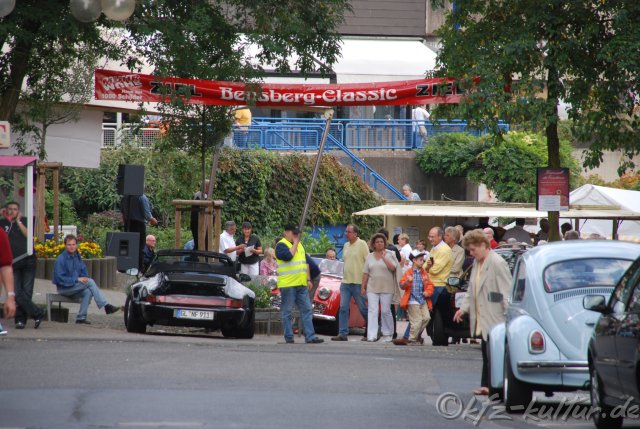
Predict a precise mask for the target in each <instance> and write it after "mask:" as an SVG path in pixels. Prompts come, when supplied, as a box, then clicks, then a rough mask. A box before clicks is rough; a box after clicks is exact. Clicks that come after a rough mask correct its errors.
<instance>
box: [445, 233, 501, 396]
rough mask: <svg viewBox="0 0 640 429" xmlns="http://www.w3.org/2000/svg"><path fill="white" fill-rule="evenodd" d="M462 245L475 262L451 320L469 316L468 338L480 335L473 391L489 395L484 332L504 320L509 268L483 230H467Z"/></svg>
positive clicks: (487, 331)
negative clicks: (476, 385) (478, 370)
mask: <svg viewBox="0 0 640 429" xmlns="http://www.w3.org/2000/svg"><path fill="white" fill-rule="evenodd" d="M462 244H463V246H464V247H465V248H466V249H467V250H469V253H470V254H471V256H473V258H474V259H475V261H474V262H473V267H472V269H471V275H470V277H469V288H468V289H467V295H466V296H465V298H464V301H463V302H462V306H461V307H460V309H459V310H458V311H457V312H456V314H455V315H454V316H453V320H454V321H455V322H461V321H462V318H463V317H464V316H465V315H469V321H470V327H471V337H472V338H474V337H482V377H481V387H480V388H479V389H476V390H474V391H473V393H474V394H476V395H488V394H489V370H488V365H489V362H488V359H487V335H488V334H489V332H490V331H491V329H492V328H493V327H494V326H495V325H497V324H498V323H503V322H504V321H505V311H506V309H507V304H508V298H509V291H510V289H511V271H509V265H507V262H506V261H505V260H504V259H503V258H502V257H501V256H500V255H498V254H497V253H495V252H494V251H492V250H491V243H490V242H489V239H488V238H487V236H486V235H485V234H484V233H483V232H482V230H480V229H476V230H473V231H469V232H467V233H466V234H465V235H464V238H463V240H462Z"/></svg>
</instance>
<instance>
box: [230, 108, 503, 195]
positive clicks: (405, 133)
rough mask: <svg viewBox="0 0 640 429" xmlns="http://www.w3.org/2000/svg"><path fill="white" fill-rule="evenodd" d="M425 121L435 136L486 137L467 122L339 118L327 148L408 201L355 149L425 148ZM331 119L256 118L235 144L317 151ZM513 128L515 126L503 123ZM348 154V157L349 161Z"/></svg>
mask: <svg viewBox="0 0 640 429" xmlns="http://www.w3.org/2000/svg"><path fill="white" fill-rule="evenodd" d="M420 125H423V126H424V127H425V129H426V132H427V139H426V140H427V141H428V139H429V137H431V136H435V135H437V134H441V133H450V132H466V133H469V134H472V135H481V134H484V133H485V131H479V130H476V129H471V128H469V127H467V124H466V122H464V121H448V122H435V123H434V122H427V123H421V122H419V121H412V120H402V119H395V120H380V119H357V120H350V119H334V120H332V122H331V125H330V128H329V134H328V136H327V142H326V144H325V149H326V150H338V151H340V152H342V153H343V154H344V155H346V157H344V156H343V157H341V156H338V159H339V160H340V162H342V163H344V164H347V165H348V166H349V167H350V168H352V169H353V170H354V172H355V173H356V174H358V175H359V176H361V177H362V180H363V181H364V182H365V183H367V184H368V185H369V186H370V187H371V188H373V189H374V190H376V192H378V193H379V194H380V195H381V196H382V197H384V198H386V199H400V200H404V199H406V198H405V197H404V195H403V194H402V193H401V192H400V191H399V190H398V189H396V188H395V187H394V186H393V185H391V184H390V183H389V182H388V181H387V180H385V178H384V177H382V176H381V175H380V174H379V173H377V172H376V171H375V170H373V169H372V168H371V167H369V166H368V165H367V164H366V163H365V162H364V161H362V160H361V159H360V158H358V156H356V155H355V154H354V153H353V150H372V149H373V150H375V149H378V150H413V149H419V148H421V147H423V146H424V142H425V140H424V139H423V137H422V136H421V135H420V131H419V126H420ZM324 126H325V121H324V119H320V118H254V119H253V121H252V124H251V127H249V129H248V130H238V131H236V132H235V133H234V135H233V144H234V146H236V147H239V148H263V149H266V150H285V151H287V150H289V151H317V150H318V149H319V147H320V139H321V138H322V132H323V130H324ZM500 126H501V127H502V128H503V129H504V130H506V131H508V130H509V125H508V124H504V123H502V124H501V125H500ZM345 158H346V159H345Z"/></svg>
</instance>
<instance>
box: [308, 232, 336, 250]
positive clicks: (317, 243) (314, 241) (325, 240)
mask: <svg viewBox="0 0 640 429" xmlns="http://www.w3.org/2000/svg"><path fill="white" fill-rule="evenodd" d="M305 232H306V231H305ZM302 245H303V246H304V250H305V251H306V252H307V253H317V254H322V255H324V254H325V253H326V251H327V250H328V249H330V248H332V247H334V246H335V245H334V243H333V241H331V238H329V236H328V235H327V234H326V233H325V232H324V230H320V234H319V235H318V237H317V238H316V237H312V236H310V235H309V234H304V235H303V236H302Z"/></svg>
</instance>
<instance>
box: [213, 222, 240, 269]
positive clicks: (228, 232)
mask: <svg viewBox="0 0 640 429" xmlns="http://www.w3.org/2000/svg"><path fill="white" fill-rule="evenodd" d="M236 229H237V227H236V223H235V222H234V221H232V220H230V221H228V222H226V223H225V224H224V231H223V232H222V234H220V248H219V252H220V253H225V254H227V255H229V257H230V258H231V260H232V261H235V260H236V258H237V257H238V254H237V253H236V252H238V251H242V250H244V248H245V244H239V245H237V246H236V239H235V238H234V237H233V236H234V235H235V233H236Z"/></svg>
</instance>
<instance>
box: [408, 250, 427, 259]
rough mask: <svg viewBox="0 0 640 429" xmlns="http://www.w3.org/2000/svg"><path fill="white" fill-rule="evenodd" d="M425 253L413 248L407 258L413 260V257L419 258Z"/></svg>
mask: <svg viewBox="0 0 640 429" xmlns="http://www.w3.org/2000/svg"><path fill="white" fill-rule="evenodd" d="M425 255H426V253H424V252H418V251H417V250H413V251H412V252H411V254H410V255H409V260H411V261H413V260H414V259H416V258H419V257H421V256H422V257H424V256H425Z"/></svg>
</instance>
